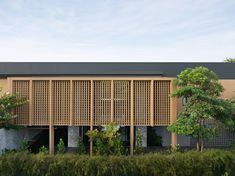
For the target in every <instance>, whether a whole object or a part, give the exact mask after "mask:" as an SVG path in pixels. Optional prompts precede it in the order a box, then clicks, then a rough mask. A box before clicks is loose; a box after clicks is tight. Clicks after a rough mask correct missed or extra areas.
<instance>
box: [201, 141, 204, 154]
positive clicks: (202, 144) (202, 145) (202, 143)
mask: <svg viewBox="0 0 235 176" xmlns="http://www.w3.org/2000/svg"><path fill="white" fill-rule="evenodd" d="M203 149H204V142H203V139H201V152H202V151H203Z"/></svg>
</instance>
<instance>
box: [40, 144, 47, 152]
mask: <svg viewBox="0 0 235 176" xmlns="http://www.w3.org/2000/svg"><path fill="white" fill-rule="evenodd" d="M39 153H42V154H48V153H49V152H48V149H47V147H45V146H44V145H43V146H42V147H40V148H39Z"/></svg>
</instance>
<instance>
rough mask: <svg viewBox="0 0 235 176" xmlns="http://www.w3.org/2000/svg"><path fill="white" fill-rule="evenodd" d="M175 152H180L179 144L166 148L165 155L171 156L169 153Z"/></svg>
mask: <svg viewBox="0 0 235 176" xmlns="http://www.w3.org/2000/svg"><path fill="white" fill-rule="evenodd" d="M176 152H180V145H179V144H177V145H176V146H172V145H170V146H169V147H167V151H166V153H169V154H171V153H176Z"/></svg>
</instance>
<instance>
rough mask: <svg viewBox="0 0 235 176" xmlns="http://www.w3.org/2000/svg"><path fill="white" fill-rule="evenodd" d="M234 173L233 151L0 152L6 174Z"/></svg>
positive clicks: (1, 169)
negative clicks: (122, 153)
mask: <svg viewBox="0 0 235 176" xmlns="http://www.w3.org/2000/svg"><path fill="white" fill-rule="evenodd" d="M233 174H235V151H232V150H231V151H225V150H207V151H204V152H200V153H199V152H196V151H189V152H186V153H173V154H170V155H166V154H159V153H155V154H147V155H139V156H134V157H130V156H93V157H89V156H87V155H75V154H64V155H57V156H56V157H55V156H52V155H44V154H30V153H26V152H21V153H10V154H5V155H2V156H0V175H4V176H5V175H6V176H14V175H17V176H31V175H33V176H41V175H46V176H52V175H57V176H62V175H63V176H66V175H74V176H78V175H85V176H86V175H98V176H101V175H102V176H103V175H107V176H111V175H113V176H120V175H123V176H135V175H140V176H141V175H143V176H145V175H146V176H149V175H161V176H172V175H177V176H188V175H190V176H191V175H192V176H201V175H208V176H221V175H233Z"/></svg>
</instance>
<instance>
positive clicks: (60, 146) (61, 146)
mask: <svg viewBox="0 0 235 176" xmlns="http://www.w3.org/2000/svg"><path fill="white" fill-rule="evenodd" d="M64 152H65V145H64V141H63V139H62V138H60V141H59V143H58V144H57V153H58V154H62V153H64Z"/></svg>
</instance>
